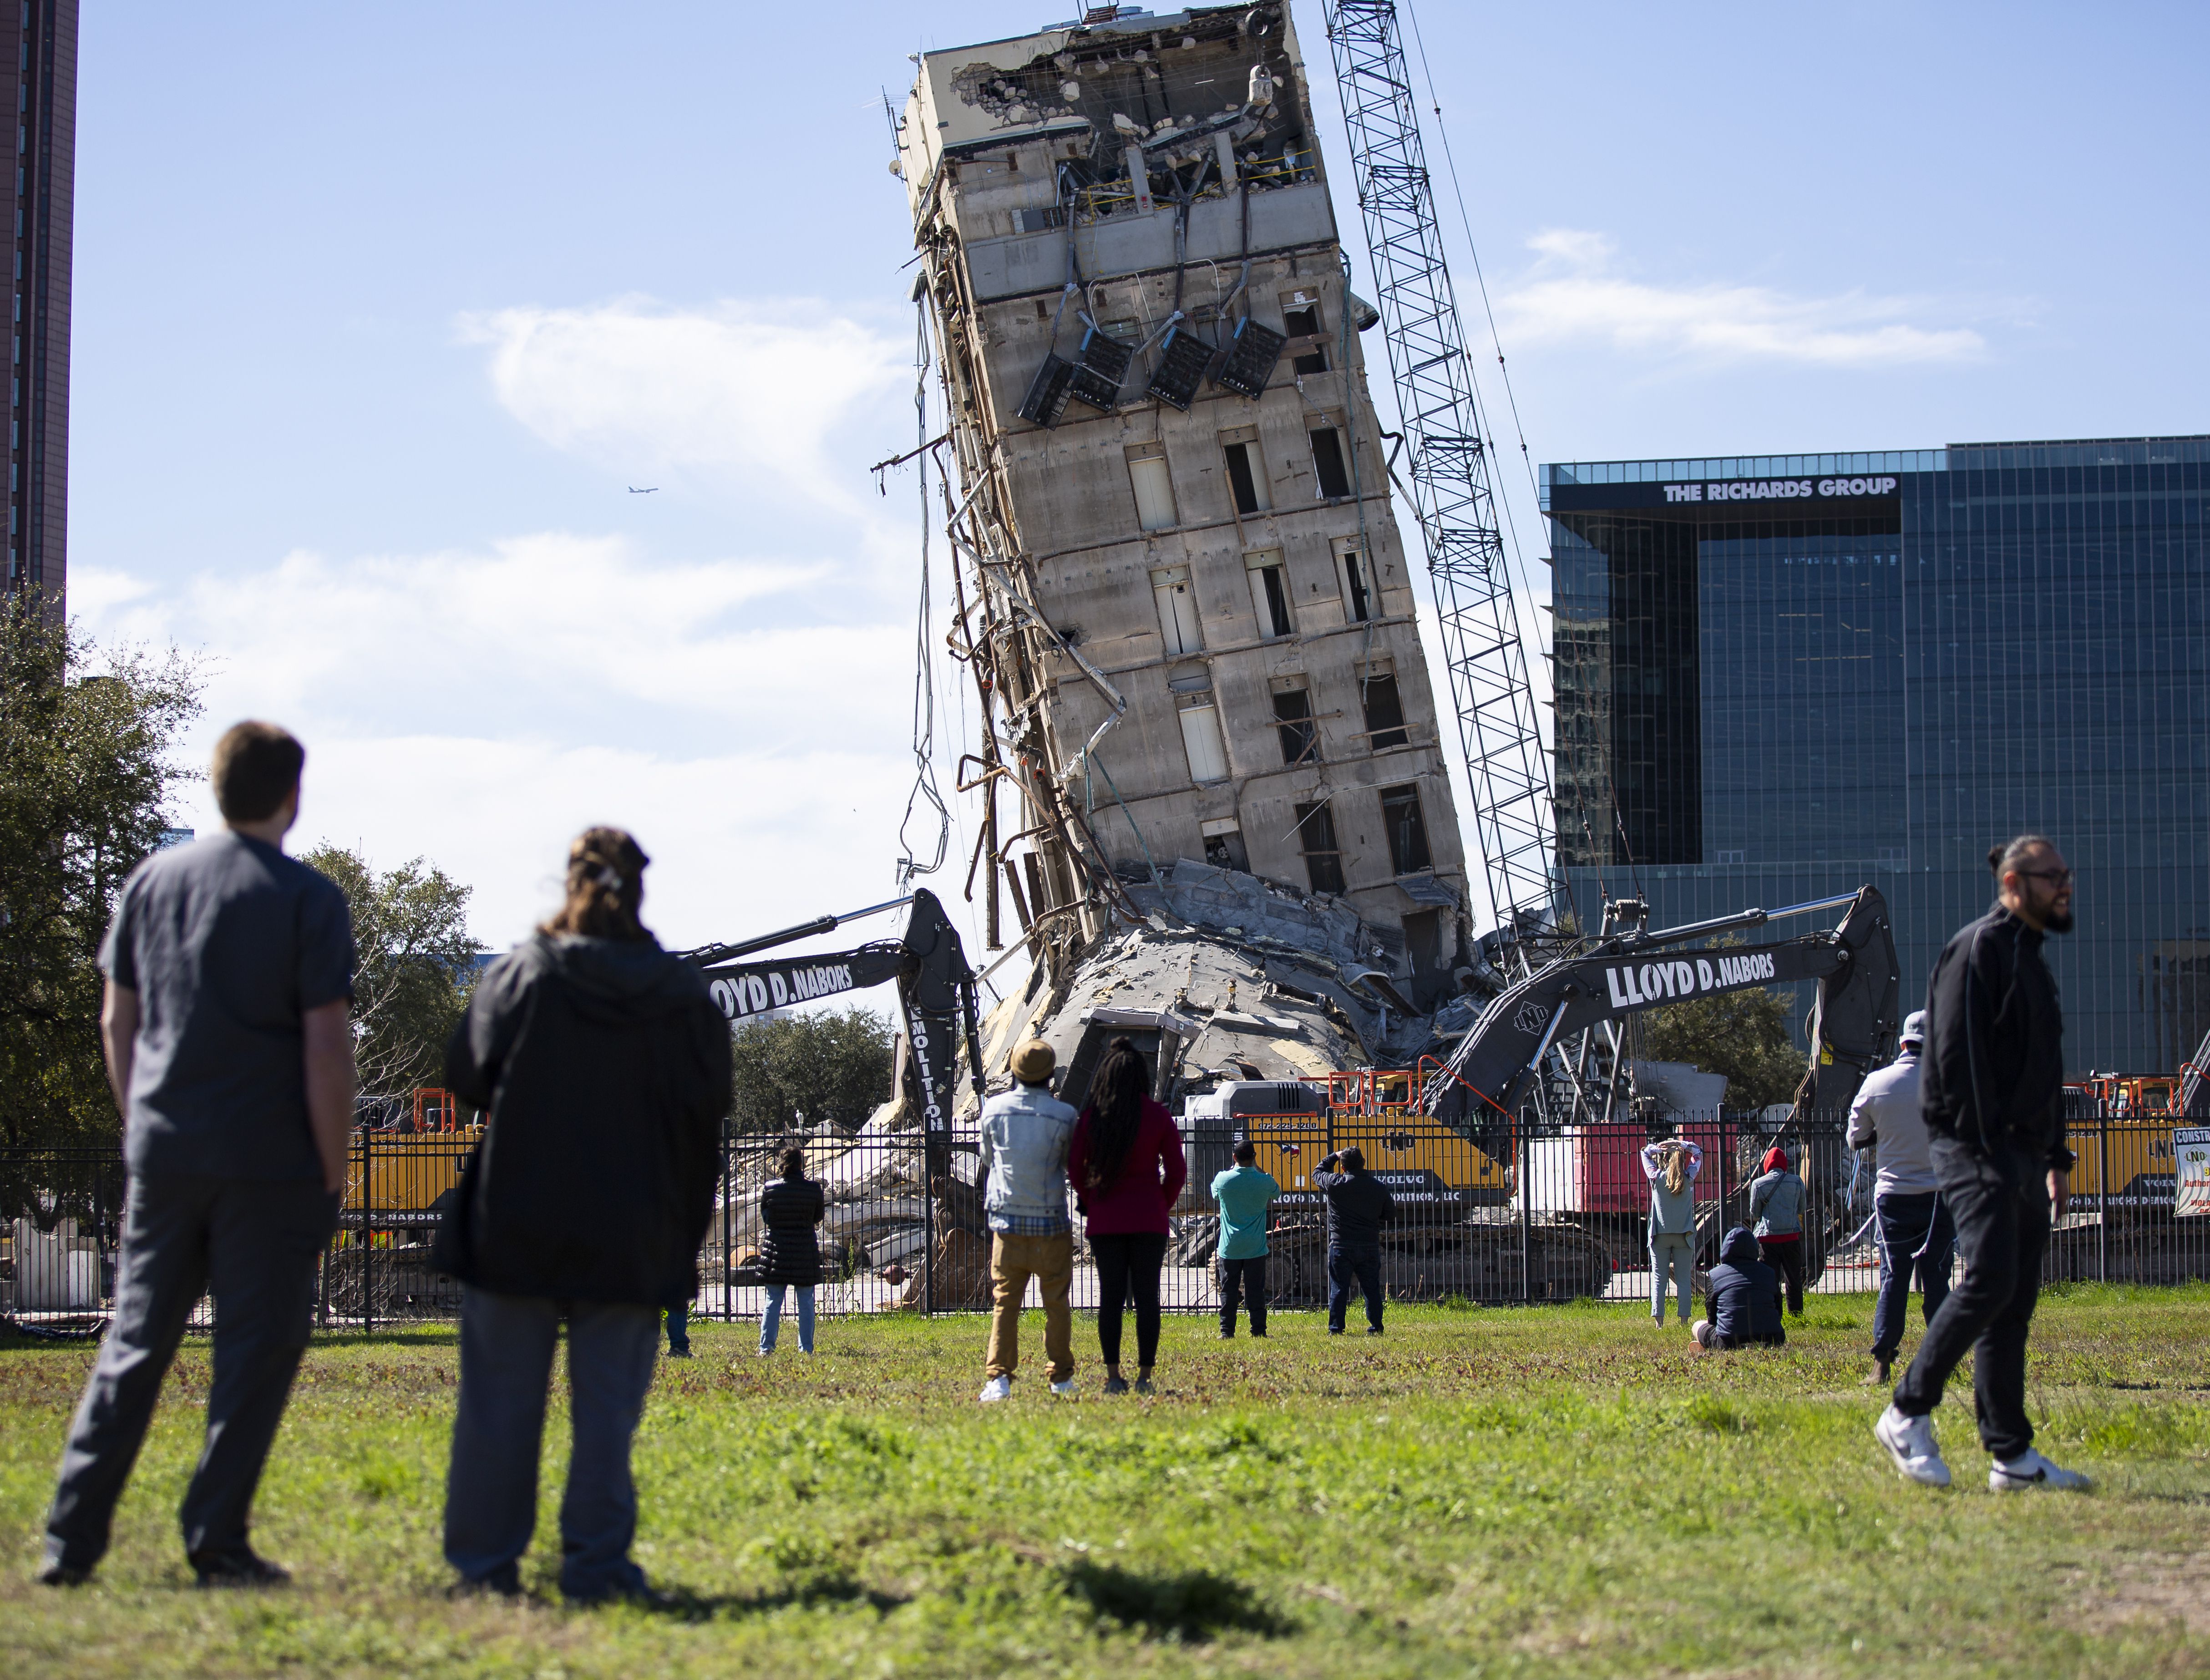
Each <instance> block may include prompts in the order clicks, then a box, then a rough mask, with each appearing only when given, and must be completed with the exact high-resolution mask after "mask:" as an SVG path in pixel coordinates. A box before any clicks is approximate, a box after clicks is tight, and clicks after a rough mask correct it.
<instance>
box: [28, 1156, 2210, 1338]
mask: <svg viewBox="0 0 2210 1680" xmlns="http://www.w3.org/2000/svg"><path fill="white" fill-rule="evenodd" d="M2068 1124H2069V1139H2070V1143H2071V1146H2072V1148H2073V1149H2074V1151H2076V1152H2077V1153H2078V1155H2079V1157H2080V1160H2079V1165H2078V1167H2077V1169H2075V1171H2074V1175H2073V1180H2072V1187H2073V1188H2072V1207H2071V1211H2070V1212H2068V1214H2067V1216H2066V1217H2065V1218H2064V1219H2063V1220H2062V1221H2061V1222H2060V1223H2059V1224H2058V1226H2057V1228H2056V1231H2055V1233H2054V1234H2053V1236H2052V1239H2051V1242H2050V1247H2049V1252H2048V1256H2047V1259H2046V1260H2045V1261H2044V1280H2045V1281H2049V1282H2059V1281H2068V1282H2081V1281H2108V1282H2111V1283H2128V1284H2172V1283H2178V1282H2181V1281H2184V1280H2187V1279H2190V1278H2210V1128H2202V1127H2189V1125H2188V1124H2187V1123H2186V1122H2185V1121H2175V1120H2172V1119H2168V1118H2165V1117H2163V1116H2158V1115H2110V1114H2107V1113H2097V1114H2092V1115H2083V1116H2078V1117H2075V1118H2074V1119H2073V1120H2072V1121H2070V1122H2069V1123H2068ZM1844 1131H1845V1120H1844V1117H1843V1116H1841V1115H1814V1116H1811V1117H1809V1118H1808V1119H1798V1120H1796V1121H1790V1122H1789V1123H1788V1124H1786V1125H1784V1126H1783V1127H1779V1128H1778V1129H1775V1128H1772V1127H1767V1126H1766V1125H1764V1124H1762V1123H1760V1121H1759V1120H1758V1119H1757V1118H1756V1117H1754V1116H1749V1115H1740V1116H1737V1115H1725V1114H1715V1115H1709V1116H1705V1117H1694V1118H1690V1119H1687V1120H1677V1119H1676V1121H1675V1122H1674V1123H1672V1124H1670V1125H1669V1126H1668V1127H1665V1128H1664V1130H1663V1131H1657V1132H1653V1131H1652V1130H1651V1128H1648V1127H1645V1126H1644V1125H1642V1124H1639V1123H1633V1124H1624V1125H1615V1126H1584V1127H1548V1128H1546V1127H1542V1126H1539V1125H1537V1124H1535V1123H1534V1122H1532V1121H1531V1120H1529V1119H1527V1118H1525V1117H1521V1118H1519V1119H1516V1120H1515V1119H1512V1118H1508V1117H1507V1116H1504V1115H1501V1114H1500V1115H1497V1116H1495V1124H1494V1126H1492V1127H1488V1129H1487V1130H1485V1131H1482V1132H1480V1133H1476V1134H1475V1135H1473V1136H1471V1137H1466V1136H1461V1135H1460V1134H1459V1133H1456V1132H1454V1131H1452V1130H1450V1129H1448V1128H1446V1127H1440V1126H1438V1125H1435V1124H1434V1123H1433V1122H1430V1121H1422V1120H1421V1119H1419V1118H1418V1117H1416V1115H1360V1114H1350V1115H1337V1116H1331V1115H1240V1116H1237V1117H1235V1119H1233V1120H1219V1121H1204V1120H1199V1121H1187V1122H1184V1123H1183V1139H1182V1142H1183V1150H1184V1154H1185V1156H1186V1157H1187V1160H1188V1162H1189V1167H1190V1172H1189V1179H1188V1182H1187V1185H1186V1186H1185V1187H1184V1189H1183V1191H1182V1194H1181V1195H1180V1198H1179V1200H1177V1202H1176V1204H1175V1206H1174V1210H1173V1214H1172V1218H1171V1225H1172V1232H1171V1235H1170V1236H1169V1238H1168V1248H1167V1255H1166V1264H1165V1270H1164V1273H1163V1277H1162V1290H1161V1294H1162V1304H1163V1305H1164V1306H1165V1308H1166V1309H1167V1310H1168V1311H1170V1312H1184V1313H1204V1312H1215V1311H1217V1309H1218V1305H1219V1290H1218V1282H1217V1268H1216V1266H1215V1263H1214V1261H1215V1249H1216V1246H1217V1241H1218V1234H1219V1218H1218V1210H1217V1206H1216V1205H1215V1203H1214V1202H1213V1200H1212V1197H1211V1184H1212V1181H1213V1179H1214V1178H1215V1176H1216V1175H1217V1174H1219V1173H1221V1172H1223V1171H1225V1170H1226V1169H1228V1168H1229V1166H1230V1165H1232V1164H1233V1150H1234V1147H1235V1144H1236V1143H1237V1142H1238V1141H1241V1140H1245V1139H1247V1140H1248V1141H1249V1142H1250V1143H1251V1144H1252V1145H1253V1147H1254V1148H1255V1149H1256V1151H1257V1152H1258V1157H1259V1158H1258V1164H1259V1166H1260V1167H1261V1168H1263V1169H1265V1170H1267V1171H1268V1172H1271V1173H1272V1174H1273V1175H1274V1176H1275V1178H1276V1179H1277V1181H1279V1182H1280V1183H1281V1185H1282V1187H1283V1194H1282V1196H1281V1198H1280V1199H1279V1200H1277V1201H1276V1202H1275V1203H1274V1205H1273V1208H1272V1211H1271V1217H1270V1222H1269V1223H1270V1226H1271V1230H1270V1233H1269V1247H1270V1248H1271V1256H1270V1259H1269V1263H1268V1266H1267V1285H1268V1290H1269V1293H1270V1294H1271V1296H1272V1299H1273V1302H1274V1303H1275V1305H1276V1306H1277V1307H1281V1308H1310V1307H1317V1306H1319V1305H1321V1304H1323V1303H1324V1302H1325V1299H1326V1294H1327V1274H1326V1208H1325V1199H1324V1198H1323V1197H1322V1196H1321V1195H1320V1194H1319V1193H1318V1192H1317V1191H1316V1190H1314V1189H1313V1187H1312V1182H1311V1179H1312V1175H1313V1171H1314V1170H1315V1169H1317V1167H1318V1166H1319V1162H1320V1161H1321V1159H1322V1158H1323V1157H1325V1156H1326V1155H1328V1154H1329V1153H1331V1152H1332V1151H1337V1150H1339V1149H1342V1148H1344V1147H1345V1146H1346V1145H1353V1144H1355V1145H1357V1146H1358V1147H1359V1149H1360V1150H1361V1151H1362V1153H1363V1154H1364V1156H1365V1157H1366V1162H1367V1165H1368V1168H1369V1169H1372V1170H1374V1172H1376V1173H1377V1174H1378V1175H1380V1178H1381V1180H1382V1181H1383V1182H1384V1183H1385V1184H1386V1185H1387V1186H1388V1187H1389V1188H1390V1189H1391V1191H1392V1194H1394V1195H1395V1197H1396V1201H1397V1212H1396V1217H1395V1218H1394V1219H1393V1221H1392V1223H1391V1224H1389V1225H1388V1226H1387V1227H1386V1229H1385V1230H1384V1233H1383V1236H1382V1276H1383V1283H1384V1286H1385V1288H1386V1290H1387V1291H1388V1294H1389V1295H1390V1296H1391V1298H1392V1299H1396V1300H1403V1301H1460V1302H1470V1303H1479V1304H1485V1305H1506V1304H1510V1303H1513V1302H1556V1301H1567V1300H1575V1299H1585V1298H1591V1297H1596V1298H1603V1299H1611V1300H1621V1301H1625V1300H1638V1299H1639V1300H1646V1299H1647V1298H1648V1296H1649V1290H1650V1260H1649V1253H1648V1247H1647V1244H1648V1224H1647V1216H1648V1211H1649V1206H1650V1192H1649V1187H1648V1184H1647V1182H1646V1181H1645V1177H1644V1175H1643V1171H1642V1167H1641V1163H1640V1158H1639V1154H1640V1150H1641V1148H1642V1145H1644V1144H1645V1143H1646V1142H1649V1141H1651V1139H1652V1138H1653V1137H1655V1136H1660V1135H1667V1134H1677V1135H1680V1136H1682V1137H1685V1138H1687V1139H1690V1140H1691V1141H1693V1142H1695V1143H1697V1144H1698V1145H1700V1146H1701V1147H1702V1148H1703V1150H1704V1151H1705V1157H1704V1167H1703V1171H1702V1173H1701V1175H1700V1177H1699V1178H1698V1180H1697V1182H1696V1186H1695V1206H1696V1233H1697V1245H1696V1260H1695V1266H1696V1270H1697V1273H1698V1279H1697V1281H1698V1284H1699V1286H1700V1284H1701V1274H1702V1272H1703V1271H1704V1269H1705V1268H1706V1267H1707V1266H1710V1265H1711V1264H1712V1260H1713V1259H1714V1258H1715V1255H1716V1252H1717V1248H1718V1242H1719V1239H1720V1238H1721V1236H1723V1235H1724V1232H1725V1231H1726V1230H1727V1229H1728V1228H1729V1227H1730V1226H1732V1225H1735V1224H1747V1223H1748V1203H1749V1199H1750V1187H1751V1185H1752V1183H1753V1182H1754V1180H1755V1179H1756V1177H1757V1175H1758V1174H1759V1171H1760V1161H1761V1159H1762V1157H1764V1155H1765V1153H1766V1151H1767V1150H1768V1149H1769V1148H1771V1147H1772V1145H1774V1144H1776V1143H1777V1144H1778V1145H1781V1146H1782V1147H1783V1148H1784V1149H1785V1150H1786V1151H1788V1154H1789V1157H1790V1161H1791V1163H1793V1165H1794V1167H1795V1169H1796V1171H1798V1172H1799V1173H1800V1174H1801V1175H1802V1178H1803V1180H1804V1184H1805V1188H1806V1191H1807V1195H1806V1199H1805V1200H1806V1212H1805V1217H1804V1220H1803V1227H1804V1230H1803V1242H1804V1260H1805V1272H1806V1276H1807V1279H1808V1283H1809V1284H1810V1288H1811V1290H1812V1291H1813V1292H1814V1294H1820V1295H1829V1294H1850V1293H1857V1292H1863V1291H1869V1290H1873V1289H1875V1287H1877V1285H1878V1283H1879V1278H1880V1266H1881V1256H1880V1248H1879V1243H1878V1242H1877V1239H1876V1233H1875V1227H1874V1224H1873V1221H1872V1215H1873V1185H1874V1161H1873V1157H1871V1156H1870V1155H1859V1154H1857V1153H1856V1152H1854V1151H1851V1150H1850V1149H1849V1148H1848V1147H1847V1146H1846V1144H1845V1139H1844ZM475 1142H476V1137H475V1134H474V1133H470V1132H468V1131H457V1132H450V1133H446V1132H432V1133H426V1134H416V1135H412V1136H396V1135H393V1134H390V1133H372V1132H371V1133H361V1134H357V1135H356V1137H355V1138H354V1139H353V1146H352V1161H351V1165H350V1169H349V1172H348V1185H347V1194H346V1198H345V1202H344V1206H343V1208H342V1211H341V1215H340V1219H339V1225H338V1230H337V1231H336V1232H335V1235H334V1236H333V1237H332V1239H331V1242H330V1245H329V1249H328V1251H327V1252H326V1254H324V1256H323V1266H322V1277H321V1279H320V1285H319V1288H318V1290H317V1309H316V1310H317V1323H318V1325H319V1326H322V1327H323V1328H324V1329H328V1330H333V1331H336V1330H344V1331H354V1332H359V1331H372V1330H375V1329H377V1328H378V1327H381V1326H389V1325H394V1324H401V1323H407V1322H411V1321H421V1320H448V1319H451V1318H453V1317H455V1316H456V1315H457V1314H458V1312H459V1309H460V1288H459V1285H458V1284H456V1283H455V1282H454V1281H453V1280H452V1279H451V1278H447V1277H445V1276H444V1275H443V1274H442V1273H440V1272H437V1271H436V1270H435V1269H434V1268H433V1267H432V1266H431V1264H430V1243H431V1239H432V1236H434V1235H435V1232H436V1229H437V1226H438V1222H439V1220H440V1219H442V1218H443V1217H444V1211H445V1209H446V1208H447V1207H448V1206H450V1203H451V1201H452V1200H453V1198H454V1197H455V1195H456V1194H457V1190H458V1186H459V1183H460V1178H461V1173H462V1168H463V1167H464V1165H465V1164H466V1162H467V1159H468V1155H469V1153H470V1151H472V1150H473V1149H474V1146H475ZM794 1144H795V1145H800V1146H802V1147H803V1148H804V1149H805V1150H806V1160H807V1171H808V1174H809V1175H811V1176H812V1177H813V1178H816V1179H818V1180H819V1181H821V1182H822V1183H823V1184H824V1187H825V1188H826V1192H827V1197H828V1213H827V1217H826V1218H825V1219H824V1223H823V1225H822V1229H821V1233H820V1244H821V1253H822V1260H823V1281H822V1283H821V1285H820V1286H819V1288H818V1290H816V1296H815V1300H816V1310H817V1312H818V1314H820V1315H822V1316H824V1317H828V1318H835V1317H839V1316H848V1315H853V1314H867V1313H883V1312H895V1311H915V1312H921V1313H945V1312H975V1311H979V1310H981V1309H982V1308H985V1307H987V1305H988V1302H989V1296H990V1276H989V1254H990V1238H989V1231H988V1228H987V1219H986V1218H985V1216H984V1213H983V1209H982V1202H981V1193H980V1191H979V1190H978V1188H977V1187H976V1186H975V1182H974V1178H975V1134H974V1133H971V1132H957V1131H955V1132H951V1133H939V1134H936V1135H935V1136H934V1137H933V1139H927V1140H924V1139H922V1137H921V1135H920V1134H919V1133H913V1132H903V1133H901V1132H880V1133H879V1132H867V1133H860V1135H858V1136H855V1137H845V1136H842V1135H830V1134H825V1133H816V1134H811V1135H804V1136H789V1137H784V1136H772V1135H770V1136H747V1137H734V1138H731V1139H728V1142H727V1144H726V1145H725V1146H724V1158H723V1171H722V1191H721V1193H720V1194H719V1196H718V1197H717V1202H716V1210H715V1214H714V1221H713V1224H712V1227H711V1229H710V1230H709V1232H708V1235H707V1240H706V1242H705V1245H704V1248H703V1252H702V1254H701V1255H700V1273H701V1280H702V1281H701V1285H700V1289H699V1292H698V1296H697V1300H696V1301H695V1302H694V1303H693V1305H692V1312H693V1314H694V1315H696V1316H697V1317H701V1318H708V1319H722V1320H749V1319H757V1318H758V1316H759V1315H760V1314H761V1311H762V1309H763V1308H764V1304H765V1298H766V1295H765V1290H764V1287H763V1285H762V1284H761V1282H760V1279H759V1275H758V1260H759V1249H760V1240H761V1237H762V1236H763V1229H762V1226H761V1224H760V1219H759V1199H760V1193H761V1192H762V1190H763V1189H764V1187H766V1184H767V1183H768V1181H769V1180H770V1178H771V1177H772V1176H773V1175H774V1174H775V1171H776V1163H777V1161H778V1159H779V1157H780V1156H781V1154H782V1151H783V1150H784V1149H786V1148H788V1147H789V1146H790V1145H794ZM2183 1156H2184V1157H2189V1158H2187V1159H2185V1160H2183V1158H2182V1157H2183ZM2183 1179H2186V1180H2187V1181H2188V1187H2187V1189H2186V1190H2185V1191H2184V1192H2183V1187H2182V1181H2183ZM2196 1185H2204V1186H2206V1188H2204V1189H2202V1190H2196V1189H2195V1186H2196ZM123 1208H124V1169H123V1163H122V1161H121V1159H120V1157H118V1156H117V1155H115V1154H114V1153H112V1152H111V1151H98V1150H77V1151H67V1150H50V1151H16V1152H12V1153H10V1152H0V1237H4V1242H5V1249H4V1254H0V1313H4V1314H5V1316H6V1317H7V1319H8V1320H9V1321H10V1322H12V1323H13V1324H14V1325H15V1326H17V1327H18V1328H19V1329H23V1330H27V1331H31V1332H33V1333H45V1334H54V1335H66V1334H85V1335H89V1334H96V1333H98V1331H99V1329H100V1326H102V1325H103V1324H104V1322H105V1320H106V1315H107V1314H108V1312H109V1310H110V1308H111V1307H112V1302H113V1297H114V1288H115V1260H116V1250H117V1244H118V1240H119V1237H120V1234H121V1226H122V1216H123ZM2190 1210H2192V1211H2190ZM1069 1212H1070V1214H1071V1215H1072V1212H1073V1210H1072V1207H1071V1206H1070V1210H1069ZM1073 1224H1074V1229H1075V1232H1076V1266H1075V1283H1074V1301H1075V1304H1076V1306H1077V1307H1078V1308H1095V1306H1096V1299H1097V1284H1096V1268H1095V1266H1093V1265H1092V1264H1091V1262H1090V1257H1089V1254H1088V1252H1087V1248H1086V1245H1084V1243H1083V1242H1082V1240H1081V1229H1082V1225H1081V1220H1080V1219H1079V1218H1078V1217H1076V1218H1074V1220H1073ZM212 1311H213V1308H212V1303H209V1302H202V1304H201V1307H200V1308H199V1310H198V1311H197V1313H196V1314H195V1317H194V1323H195V1325H196V1326H199V1327H204V1326H206V1325H207V1324H208V1323H209V1322H211V1318H212Z"/></svg>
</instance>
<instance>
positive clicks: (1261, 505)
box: [1221, 426, 1274, 514]
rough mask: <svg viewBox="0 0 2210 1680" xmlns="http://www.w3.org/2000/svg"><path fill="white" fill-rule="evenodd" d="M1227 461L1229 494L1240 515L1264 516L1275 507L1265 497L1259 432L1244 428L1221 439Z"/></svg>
mask: <svg viewBox="0 0 2210 1680" xmlns="http://www.w3.org/2000/svg"><path fill="white" fill-rule="evenodd" d="M1221 449H1222V452H1223V454H1225V455H1226V456H1227V457H1228V493H1229V495H1231V496H1233V497H1234V498H1235V511H1236V512H1238V513H1239V514H1253V513H1264V512H1265V511H1267V510H1268V509H1270V508H1271V507H1272V506H1273V505H1274V503H1273V499H1272V498H1271V497H1270V496H1269V495H1268V494H1267V493H1266V462H1265V456H1263V455H1261V454H1260V453H1259V430H1258V428H1257V427H1256V426H1245V427H1243V428H1242V429H1241V430H1240V431H1235V432H1229V433H1228V434H1226V436H1224V437H1223V438H1222V439H1221Z"/></svg>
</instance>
